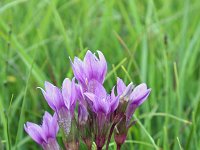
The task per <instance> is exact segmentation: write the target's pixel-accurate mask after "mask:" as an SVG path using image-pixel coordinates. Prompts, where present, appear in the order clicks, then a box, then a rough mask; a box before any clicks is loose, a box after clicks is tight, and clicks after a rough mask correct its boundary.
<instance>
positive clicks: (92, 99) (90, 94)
mask: <svg viewBox="0 0 200 150" xmlns="http://www.w3.org/2000/svg"><path fill="white" fill-rule="evenodd" d="M84 95H85V96H86V97H87V98H88V99H89V100H91V101H92V102H94V101H95V99H96V96H95V94H93V93H90V92H85V93H84Z"/></svg>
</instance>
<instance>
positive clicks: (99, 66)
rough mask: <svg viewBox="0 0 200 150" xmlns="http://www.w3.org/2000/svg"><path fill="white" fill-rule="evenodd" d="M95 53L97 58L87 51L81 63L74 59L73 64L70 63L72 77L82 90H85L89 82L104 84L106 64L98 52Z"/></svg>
mask: <svg viewBox="0 0 200 150" xmlns="http://www.w3.org/2000/svg"><path fill="white" fill-rule="evenodd" d="M97 53H98V55H99V58H97V57H96V56H95V54H92V52H91V51H89V50H88V51H87V53H86V55H85V57H84V60H83V61H81V60H80V59H79V58H77V57H75V58H74V62H71V64H72V69H73V72H74V76H75V77H76V79H77V80H78V81H79V83H80V84H81V85H82V86H83V87H84V89H86V88H87V85H88V81H90V80H96V81H98V82H100V83H103V82H104V79H105V75H106V72H107V63H106V60H105V57H104V55H103V54H102V53H101V52H100V51H97Z"/></svg>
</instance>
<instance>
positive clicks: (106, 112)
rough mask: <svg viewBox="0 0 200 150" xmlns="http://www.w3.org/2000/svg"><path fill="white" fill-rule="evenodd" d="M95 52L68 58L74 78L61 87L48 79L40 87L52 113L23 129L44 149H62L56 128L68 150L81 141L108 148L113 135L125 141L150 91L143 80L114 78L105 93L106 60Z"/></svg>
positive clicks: (26, 125) (99, 147)
mask: <svg viewBox="0 0 200 150" xmlns="http://www.w3.org/2000/svg"><path fill="white" fill-rule="evenodd" d="M97 53H98V57H97V56H96V55H95V54H93V53H92V52H91V51H87V53H86V55H85V57H84V59H83V61H82V60H80V59H79V58H77V57H75V58H74V61H72V60H71V65H72V69H73V73H74V78H73V79H72V80H70V79H68V78H66V79H65V80H64V81H63V84H62V88H61V89H60V88H58V87H56V86H54V85H53V84H51V83H49V82H45V88H44V89H42V88H40V89H41V91H42V93H43V95H44V98H45V100H46V101H47V103H48V105H49V106H50V107H51V109H52V110H53V111H54V112H55V113H54V115H53V116H51V115H50V114H49V113H47V112H45V114H44V117H43V122H42V125H41V126H39V125H37V124H34V123H30V122H27V123H26V124H25V125H24V128H25V131H26V132H27V133H28V134H29V135H30V136H31V137H32V139H33V140H34V141H35V142H37V143H38V144H40V145H41V146H42V148H43V149H44V150H59V149H61V147H60V146H59V144H58V142H57V140H56V136H57V133H58V130H59V128H60V131H61V132H62V133H63V134H62V135H63V143H64V146H65V148H66V149H67V150H77V149H79V143H80V140H82V141H83V142H84V143H85V145H86V146H87V148H88V149H91V148H92V143H93V142H95V143H96V146H97V149H98V150H101V149H102V148H103V146H104V145H105V144H106V149H108V145H109V142H110V139H111V137H112V135H113V134H114V139H115V142H116V144H117V146H118V147H119V148H120V147H121V145H122V144H123V143H124V142H125V139H126V136H127V133H128V130H129V128H130V127H131V126H132V125H133V124H134V121H132V122H131V118H132V115H133V113H134V112H135V110H136V108H137V107H139V106H140V105H141V104H142V103H143V102H144V101H145V100H146V99H147V97H148V96H149V94H150V91H151V90H150V89H148V88H147V86H146V84H145V83H142V84H140V85H138V86H136V87H135V86H134V85H133V84H132V83H130V84H129V85H127V86H126V85H125V83H124V82H123V81H122V80H121V79H120V78H117V84H116V86H114V87H113V88H112V90H111V92H110V93H107V92H106V90H105V88H104V86H103V84H104V80H105V77H106V73H107V62H106V60H105V57H104V55H103V54H102V53H101V52H100V51H97ZM115 90H116V92H115ZM76 109H77V110H78V111H76ZM76 112H78V113H76Z"/></svg>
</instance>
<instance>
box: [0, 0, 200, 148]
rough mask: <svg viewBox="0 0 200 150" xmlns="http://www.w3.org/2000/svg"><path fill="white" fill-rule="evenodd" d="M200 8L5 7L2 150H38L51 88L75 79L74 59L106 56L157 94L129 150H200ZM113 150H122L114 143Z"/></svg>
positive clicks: (23, 0)
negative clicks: (46, 91)
mask: <svg viewBox="0 0 200 150" xmlns="http://www.w3.org/2000/svg"><path fill="white" fill-rule="evenodd" d="M199 10H200V1H198V0H176V1H174V0H165V1H161V0H159V1H158V0H147V1H144V0H141V1H136V0H126V1H120V0H99V1H93V0H70V1H65V0H0V84H1V86H0V88H1V89H0V149H3V148H4V149H8V150H9V149H20V150H23V149H38V145H37V144H35V143H34V142H33V141H32V140H31V139H30V137H28V136H27V134H26V133H25V132H24V129H23V124H24V123H25V122H26V121H31V122H37V123H39V122H40V121H41V117H42V114H43V113H44V111H45V110H48V111H49V112H52V111H51V110H50V108H49V107H48V106H47V104H46V102H45V100H44V98H43V97H42V94H41V92H40V91H39V90H38V89H36V87H38V86H40V87H43V83H44V81H45V80H48V81H50V82H53V83H54V84H56V85H58V86H60V85H61V83H62V81H63V79H64V78H65V77H72V76H73V74H72V70H71V67H70V63H69V59H68V58H69V57H71V58H72V59H73V58H74V56H79V57H81V58H82V57H83V55H84V54H85V52H86V50H87V49H90V50H92V51H94V52H95V50H97V49H99V50H101V51H102V52H103V53H104V55H105V57H106V59H107V61H108V69H109V72H108V76H107V78H106V82H105V85H106V87H107V89H108V90H110V89H111V87H112V86H113V85H114V84H115V83H116V76H119V77H121V78H123V79H125V81H126V83H128V82H130V81H133V82H134V84H138V83H140V82H146V83H147V84H148V86H149V87H151V89H152V92H151V95H150V98H149V99H148V101H146V102H145V104H144V105H142V106H141V107H140V108H139V109H138V110H137V111H136V113H135V116H134V119H136V120H137V123H136V125H135V126H134V127H132V128H131V130H130V132H129V135H128V138H127V141H126V143H125V144H124V145H123V147H122V149H131V150H132V149H133V150H134V149H140V150H143V149H159V148H161V149H164V150H169V149H170V150H172V149H174V150H177V149H185V150H191V149H198V148H199V147H200V141H199V139H200V117H199V112H200V61H199V58H200V40H199V39H200V15H199ZM110 149H116V146H115V144H114V141H113V139H112V141H111V144H110Z"/></svg>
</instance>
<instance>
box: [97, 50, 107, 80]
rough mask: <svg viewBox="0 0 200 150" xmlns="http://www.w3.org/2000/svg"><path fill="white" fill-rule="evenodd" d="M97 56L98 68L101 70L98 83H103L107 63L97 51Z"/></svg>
mask: <svg viewBox="0 0 200 150" xmlns="http://www.w3.org/2000/svg"><path fill="white" fill-rule="evenodd" d="M97 53H98V55H99V63H100V66H101V67H100V68H101V75H100V81H101V83H103V82H104V79H105V76H106V73H107V62H106V59H105V57H104V55H103V54H102V52H101V51H97Z"/></svg>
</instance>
